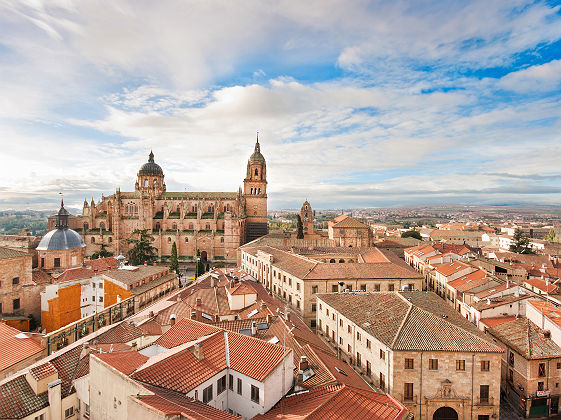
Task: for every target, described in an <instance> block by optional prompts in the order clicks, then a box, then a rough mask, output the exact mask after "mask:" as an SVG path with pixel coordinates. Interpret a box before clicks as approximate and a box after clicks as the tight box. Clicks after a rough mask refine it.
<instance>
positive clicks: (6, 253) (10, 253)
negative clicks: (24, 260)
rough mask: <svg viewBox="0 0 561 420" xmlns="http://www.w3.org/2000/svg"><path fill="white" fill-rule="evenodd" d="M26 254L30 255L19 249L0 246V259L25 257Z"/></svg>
mask: <svg viewBox="0 0 561 420" xmlns="http://www.w3.org/2000/svg"><path fill="white" fill-rule="evenodd" d="M26 255H31V254H27V253H25V252H21V251H15V250H13V249H9V248H0V259H4V258H19V257H25V256H26Z"/></svg>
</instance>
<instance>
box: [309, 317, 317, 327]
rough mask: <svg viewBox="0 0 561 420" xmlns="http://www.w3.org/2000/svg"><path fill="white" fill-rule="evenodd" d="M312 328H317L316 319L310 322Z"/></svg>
mask: <svg viewBox="0 0 561 420" xmlns="http://www.w3.org/2000/svg"><path fill="white" fill-rule="evenodd" d="M310 327H312V328H315V327H316V320H315V319H312V320H311V321H310Z"/></svg>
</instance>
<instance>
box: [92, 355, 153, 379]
mask: <svg viewBox="0 0 561 420" xmlns="http://www.w3.org/2000/svg"><path fill="white" fill-rule="evenodd" d="M94 357H97V358H98V359H100V360H102V361H104V362H105V363H107V364H108V365H109V366H111V367H113V368H115V369H117V370H118V371H119V372H122V373H124V374H125V375H127V376H128V375H130V374H131V373H133V372H134V371H135V370H136V369H138V367H139V366H141V365H142V364H144V363H145V362H146V361H147V360H148V357H147V356H144V355H143V354H140V353H138V352H136V351H122V352H117V353H101V354H95V355H94Z"/></svg>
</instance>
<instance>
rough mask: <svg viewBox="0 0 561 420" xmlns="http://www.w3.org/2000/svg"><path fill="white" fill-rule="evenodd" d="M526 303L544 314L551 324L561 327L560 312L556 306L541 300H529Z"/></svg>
mask: <svg viewBox="0 0 561 420" xmlns="http://www.w3.org/2000/svg"><path fill="white" fill-rule="evenodd" d="M528 303H529V304H530V305H532V306H533V307H534V308H536V309H537V310H538V311H539V312H540V313H542V314H544V316H546V317H547V318H548V319H549V320H550V321H551V322H553V323H554V324H557V325H558V326H560V327H561V310H559V308H558V307H557V306H555V305H553V304H552V303H550V302H546V301H543V300H529V301H528Z"/></svg>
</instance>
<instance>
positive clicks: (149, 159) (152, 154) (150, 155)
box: [148, 150, 154, 163]
mask: <svg viewBox="0 0 561 420" xmlns="http://www.w3.org/2000/svg"><path fill="white" fill-rule="evenodd" d="M148 162H150V163H154V153H152V150H150V154H149V155H148Z"/></svg>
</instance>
